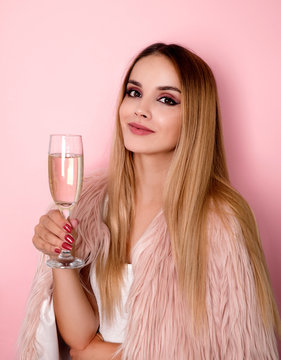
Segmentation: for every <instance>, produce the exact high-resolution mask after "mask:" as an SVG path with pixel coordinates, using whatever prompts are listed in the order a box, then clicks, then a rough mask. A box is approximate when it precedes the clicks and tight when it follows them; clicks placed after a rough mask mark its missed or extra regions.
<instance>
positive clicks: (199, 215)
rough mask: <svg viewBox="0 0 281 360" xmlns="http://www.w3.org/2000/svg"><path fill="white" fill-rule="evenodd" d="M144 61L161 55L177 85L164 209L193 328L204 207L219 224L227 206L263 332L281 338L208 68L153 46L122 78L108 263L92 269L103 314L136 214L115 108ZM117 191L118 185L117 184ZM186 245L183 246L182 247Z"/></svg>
mask: <svg viewBox="0 0 281 360" xmlns="http://www.w3.org/2000/svg"><path fill="white" fill-rule="evenodd" d="M150 55H162V56H166V57H167V58H168V59H170V61H171V62H172V63H173V65H174V67H175V69H176V71H177V73H178V76H179V78H180V80H181V89H182V101H181V104H182V105H181V106H182V129H181V135H180V139H179V142H178V145H177V147H176V149H175V152H174V157H173V160H172V163H171V166H170V169H169V173H168V177H167V181H166V184H165V185H166V186H165V192H164V199H163V208H164V214H165V218H166V222H167V226H168V230H169V235H170V240H171V246H172V251H173V257H174V261H175V265H176V269H177V273H178V281H179V285H180V288H181V289H182V291H183V293H184V294H186V297H187V299H188V300H189V302H190V304H191V309H192V313H193V316H194V319H196V320H198V322H197V323H198V324H200V323H203V322H204V319H205V310H206V305H205V294H206V289H205V287H206V281H202V279H206V275H207V273H206V272H207V260H208V252H207V241H206V231H207V216H208V212H209V210H210V202H212V204H214V205H215V206H216V211H217V212H218V213H219V215H220V216H221V218H222V219H223V217H224V211H223V210H222V209H223V208H224V206H221V205H225V206H226V207H227V208H229V209H230V210H231V211H232V213H233V214H234V216H235V217H236V219H237V220H238V222H239V224H240V226H241V230H242V233H243V236H244V239H245V245H246V248H247V250H248V253H249V258H250V263H251V266H252V270H253V275H254V279H255V285H256V291H257V295H258V299H259V304H260V307H261V311H262V318H263V321H264V324H265V325H272V324H273V325H274V327H275V329H276V330H277V333H278V334H279V335H280V336H281V325H280V317H279V314H278V310H277V306H276V303H275V300H274V296H273V293H272V288H271V285H270V281H269V276H268V271H267V266H266V262H265V258H264V254H263V250H262V246H261V242H260V239H259V234H258V230H257V226H256V223H255V219H254V216H253V214H252V212H251V210H250V208H249V206H248V204H247V203H246V201H245V200H244V199H243V198H242V197H241V196H240V195H239V194H238V193H237V192H236V191H235V190H234V189H233V188H232V187H231V185H230V182H229V176H228V171H227V166H226V161H225V153H224V146H223V139H222V130H221V116H220V110H219V102H218V95H217V88H216V82H215V79H214V76H213V74H212V71H211V69H210V68H209V66H208V65H207V64H206V63H205V62H204V61H203V60H202V59H201V58H200V57H198V56H197V55H195V54H194V53H192V52H191V51H189V50H187V49H185V48H183V47H181V46H179V45H175V44H171V45H166V44H162V43H157V44H153V45H151V46H149V47H147V48H146V49H144V50H143V51H142V52H141V53H140V54H139V55H138V56H137V57H136V58H135V60H134V61H133V62H132V64H131V66H130V68H129V70H128V71H127V74H126V76H125V79H124V82H123V87H122V90H121V96H120V100H119V106H118V108H117V122H116V132H115V139H114V143H113V148H112V153H111V161H110V167H109V183H108V211H107V216H106V224H107V225H108V227H109V229H110V234H111V245H110V249H109V254H108V257H107V258H104V257H102V255H100V256H98V260H97V265H96V270H97V279H98V282H99V285H100V292H101V301H102V306H103V310H104V312H105V314H106V316H107V317H108V319H110V318H112V316H113V313H114V310H113V309H114V307H115V305H118V304H119V299H120V286H121V283H122V270H123V267H124V264H125V263H126V251H127V239H128V236H129V234H130V225H131V224H132V219H133V216H134V207H135V175H134V161H133V153H131V152H130V151H128V150H127V149H126V148H125V147H124V142H123V136H122V131H121V126H120V121H119V107H120V105H121V103H122V100H123V98H124V96H125V93H126V85H127V82H128V80H129V77H130V74H131V72H132V69H133V67H134V66H135V64H136V63H137V62H138V61H139V60H140V59H141V58H143V57H145V56H150ZM116 184H118V185H116ZM187 239H188V241H187Z"/></svg>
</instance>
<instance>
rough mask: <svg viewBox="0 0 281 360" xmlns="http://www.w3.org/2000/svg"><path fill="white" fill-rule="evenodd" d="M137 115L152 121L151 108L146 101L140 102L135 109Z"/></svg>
mask: <svg viewBox="0 0 281 360" xmlns="http://www.w3.org/2000/svg"><path fill="white" fill-rule="evenodd" d="M135 115H136V116H137V117H140V118H144V119H147V120H149V119H151V112H150V109H149V106H148V104H147V103H145V102H144V101H139V102H138V104H137V107H136V109H135Z"/></svg>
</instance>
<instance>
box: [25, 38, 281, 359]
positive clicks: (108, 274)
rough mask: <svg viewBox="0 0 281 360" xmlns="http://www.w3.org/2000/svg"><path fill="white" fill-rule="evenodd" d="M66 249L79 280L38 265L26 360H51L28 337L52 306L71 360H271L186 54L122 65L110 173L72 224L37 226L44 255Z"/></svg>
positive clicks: (248, 259)
mask: <svg viewBox="0 0 281 360" xmlns="http://www.w3.org/2000/svg"><path fill="white" fill-rule="evenodd" d="M74 242H75V243H76V251H77V253H78V254H79V256H80V257H82V258H84V259H87V266H86V267H85V268H83V270H82V271H80V273H79V272H78V271H76V270H59V269H53V270H50V269H48V268H47V267H46V266H45V265H44V260H42V264H41V265H40V266H39V269H38V273H37V275H36V277H35V281H34V284H33V290H32V295H31V297H30V300H29V311H28V314H27V318H26V321H25V324H24V329H23V335H22V338H21V350H20V352H21V358H22V359H28V360H30V359H37V358H40V359H48V351H49V353H50V351H51V350H50V348H51V346H53V343H52V342H51V343H52V345H50V343H49V344H48V345H47V346H46V347H45V348H42V344H41V348H40V346H39V344H38V338H44V340H45V342H46V341H47V340H46V336H45V335H43V336H42V334H46V333H47V332H48V331H47V330H46V329H47V328H46V326H45V327H43V325H42V324H41V323H42V322H44V320H46V316H47V315H46V311H47V310H46V309H51V310H52V306H53V307H54V313H55V319H56V323H57V327H58V333H59V337H62V339H63V340H64V342H65V343H66V344H68V346H69V347H70V349H71V350H70V355H71V356H72V358H73V359H75V360H77V359H84V360H86V359H92V360H95V359H99V360H100V359H103V360H104V359H112V358H114V359H129V360H134V359H138V360H158V359H159V360H160V359H161V360H166V359H167V360H168V359H169V360H170V359H176V360H183V359H189V360H191V359H196V360H197V359H235V360H240V359H241V360H242V359H260V360H262V359H278V353H277V348H276V340H275V334H274V330H275V331H276V333H278V334H279V335H280V334H281V325H280V318H279V314H278V310H277V307H276V304H275V300H274V297H273V294H272V289H271V285H270V281H269V277H268V271H267V267H266V263H265V258H264V254H263V250H262V246H261V242H260V240H259V236H258V232H257V228H256V224H255V220H254V217H253V215H252V212H251V210H250V209H249V206H248V205H247V203H246V202H245V200H243V198H242V197H241V196H240V195H239V194H238V193H237V192H236V191H235V190H234V189H233V188H232V187H231V185H230V182H229V177H228V172H227V167H226V163H225V155H224V149H223V141H222V132H221V123H220V111H219V104H218V96H217V90H216V84H215V80H214V77H213V74H212V72H211V70H210V68H209V67H208V65H207V64H206V63H205V62H204V61H203V60H202V59H200V58H199V57H198V56H196V55H195V54H194V53H192V52H190V51H189V50H187V49H184V48H182V47H180V46H178V45H174V44H172V45H165V44H153V45H151V46H149V47H148V48H146V49H145V50H143V51H142V52H141V53H140V54H139V55H138V56H137V57H136V59H135V60H134V62H133V63H132V65H131V67H130V69H129V70H128V73H127V75H126V77H125V79H124V83H123V88H122V91H121V97H120V104H119V107H118V115H117V122H116V132H115V139H114V144H113V149H112V157H111V162H110V165H109V170H108V172H107V173H106V174H99V175H95V176H92V177H91V178H89V179H87V181H86V183H85V186H84V191H83V194H82V197H81V199H80V201H79V203H78V206H77V207H76V209H75V211H74V213H73V218H72V220H70V221H68V222H67V223H66V222H65V220H64V218H63V217H62V216H61V215H60V213H59V212H58V211H50V212H49V213H48V214H46V215H44V216H42V217H41V219H40V222H39V224H38V225H37V226H36V228H35V235H34V238H33V243H34V245H35V247H36V248H37V249H38V250H40V251H41V252H42V253H44V254H47V255H49V256H54V255H55V254H56V253H58V252H60V250H61V249H62V248H65V247H67V248H71V247H72V244H73V243H74ZM49 299H52V302H49ZM42 309H43V310H42ZM48 311H49V310H48ZM48 314H50V313H48ZM39 317H40V320H39ZM48 319H49V320H50V318H48ZM50 322H51V321H50ZM45 323H46V321H45ZM27 329H28V330H27ZM44 329H45V330H44ZM44 331H45V332H44ZM52 356H53V357H49V358H52V359H54V355H52Z"/></svg>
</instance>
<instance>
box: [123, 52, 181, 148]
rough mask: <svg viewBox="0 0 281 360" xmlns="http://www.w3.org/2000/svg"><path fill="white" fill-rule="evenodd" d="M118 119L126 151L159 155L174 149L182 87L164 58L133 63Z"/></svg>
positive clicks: (159, 56)
mask: <svg viewBox="0 0 281 360" xmlns="http://www.w3.org/2000/svg"><path fill="white" fill-rule="evenodd" d="M119 115H120V122H121V127H122V132H123V137H124V145H125V147H126V148H127V149H128V150H130V151H132V152H134V153H142V154H159V153H165V152H166V153H170V152H171V151H173V150H174V149H175V147H176V144H177V142H178V139H179V136H180V131H181V85H180V80H179V77H178V75H177V72H176V70H175V68H174V66H173V64H172V62H171V61H170V60H169V59H168V58H167V57H165V56H163V55H150V56H147V57H144V58H142V59H141V60H139V61H138V62H137V63H136V65H135V66H134V68H133V70H132V72H131V75H130V78H129V80H128V83H127V88H126V96H125V97H124V99H123V101H122V104H121V106H120V110H119Z"/></svg>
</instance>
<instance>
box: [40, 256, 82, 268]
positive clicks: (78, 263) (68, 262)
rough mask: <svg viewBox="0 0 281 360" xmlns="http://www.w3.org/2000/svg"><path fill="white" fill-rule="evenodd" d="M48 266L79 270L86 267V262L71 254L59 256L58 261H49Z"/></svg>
mask: <svg viewBox="0 0 281 360" xmlns="http://www.w3.org/2000/svg"><path fill="white" fill-rule="evenodd" d="M46 264H47V265H48V266H49V267H51V268H55V269H79V268H81V267H83V266H84V265H85V261H83V260H81V259H78V258H75V257H73V256H72V255H71V254H70V255H69V256H65V255H64V256H61V255H59V256H58V258H57V259H49V260H47V261H46Z"/></svg>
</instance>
